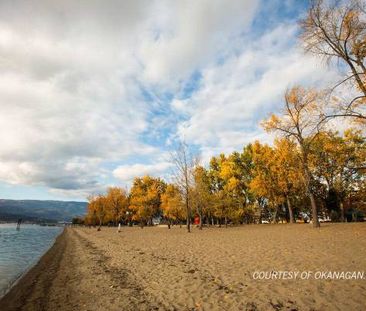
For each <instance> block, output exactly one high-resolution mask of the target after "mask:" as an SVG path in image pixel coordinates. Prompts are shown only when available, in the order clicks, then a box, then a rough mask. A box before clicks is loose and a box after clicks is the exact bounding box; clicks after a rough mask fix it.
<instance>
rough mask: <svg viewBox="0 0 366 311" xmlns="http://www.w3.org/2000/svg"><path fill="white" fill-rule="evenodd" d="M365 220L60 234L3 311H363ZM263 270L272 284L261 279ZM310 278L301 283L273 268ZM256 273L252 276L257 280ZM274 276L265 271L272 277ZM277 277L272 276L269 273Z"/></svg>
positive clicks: (365, 302) (365, 299) (10, 295)
mask: <svg viewBox="0 0 366 311" xmlns="http://www.w3.org/2000/svg"><path fill="white" fill-rule="evenodd" d="M365 247H366V224H362V223H358V224H357V223H356V224H324V225H323V226H322V227H321V228H320V229H313V228H311V226H309V225H302V224H298V225H249V226H243V227H234V228H227V229H225V228H205V229H204V230H202V231H200V230H198V229H194V230H193V232H192V233H191V234H187V233H186V231H185V229H184V228H179V227H174V228H172V229H171V230H168V229H167V228H157V227H154V228H144V229H140V228H122V230H121V232H120V233H117V230H116V228H103V229H102V231H100V232H97V231H96V229H95V228H92V229H88V228H67V229H65V231H64V233H63V234H61V235H60V236H59V237H58V239H57V240H56V243H55V245H54V246H53V247H52V248H51V249H50V250H49V251H48V252H47V253H46V254H45V255H44V256H43V257H42V259H41V260H40V261H39V263H38V264H37V265H36V266H35V267H34V268H33V269H31V270H30V271H29V272H28V273H27V274H26V275H25V276H24V277H23V278H22V279H21V280H20V282H18V284H17V285H16V286H14V287H13V288H12V290H11V291H10V292H9V293H8V294H7V295H6V296H5V297H3V299H2V300H1V301H0V309H1V310H2V311H7V310H365V308H366V296H365V292H366V278H365V279H335V278H334V277H333V278H328V279H326V278H325V277H326V276H328V274H327V275H325V274H323V276H322V277H321V274H318V278H316V277H315V275H316V273H317V272H322V271H338V272H341V271H362V272H363V271H366V256H365V255H366V251H365ZM260 271H265V272H267V275H271V276H272V279H268V280H266V279H259V272H260ZM274 271H275V272H276V271H277V272H278V271H292V272H296V271H297V272H299V273H303V272H304V271H305V272H310V277H309V278H308V279H306V278H304V279H302V278H300V274H298V276H297V278H294V275H292V278H291V277H290V276H291V275H290V274H287V277H286V275H285V276H282V279H276V278H273V272H274ZM255 272H258V273H257V275H256V276H255V274H254V273H255ZM271 272H272V274H270V273H271ZM275 276H276V275H275Z"/></svg>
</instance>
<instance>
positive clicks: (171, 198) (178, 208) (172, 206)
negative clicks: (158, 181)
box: [161, 184, 186, 229]
mask: <svg viewBox="0 0 366 311" xmlns="http://www.w3.org/2000/svg"><path fill="white" fill-rule="evenodd" d="M161 209H162V211H163V216H164V217H165V218H166V219H167V220H168V228H169V229H170V226H171V225H172V223H173V222H176V221H181V220H183V219H185V218H186V210H185V205H184V200H183V197H182V194H181V192H180V191H179V188H178V187H177V186H176V185H173V184H168V185H167V187H166V189H165V191H164V193H163V194H162V195H161Z"/></svg>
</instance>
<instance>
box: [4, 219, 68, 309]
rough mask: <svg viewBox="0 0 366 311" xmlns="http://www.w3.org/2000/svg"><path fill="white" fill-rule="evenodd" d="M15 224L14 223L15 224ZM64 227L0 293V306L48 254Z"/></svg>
mask: <svg viewBox="0 0 366 311" xmlns="http://www.w3.org/2000/svg"><path fill="white" fill-rule="evenodd" d="M15 224H16V223H15ZM65 229H66V228H65V227H64V228H63V229H62V230H61V231H60V233H59V234H58V235H57V236H56V237H55V238H54V240H53V242H52V244H51V245H50V247H49V248H48V249H46V250H45V251H44V252H43V253H42V254H41V255H40V256H39V258H38V259H36V260H34V261H33V262H32V263H31V265H30V266H29V267H28V268H27V269H25V270H24V271H23V272H21V273H20V274H19V275H18V276H16V277H15V278H14V280H12V281H11V282H9V284H8V286H7V288H6V289H5V290H4V291H3V292H2V293H0V305H1V299H2V298H3V297H5V296H6V295H7V294H8V293H9V292H10V291H11V290H12V288H13V287H14V286H15V285H17V284H18V283H19V282H21V281H22V279H23V277H24V276H25V275H27V274H28V272H30V270H32V269H33V268H34V267H35V266H36V265H37V264H38V263H39V262H40V261H41V260H42V258H43V256H45V255H46V254H47V252H49V251H50V250H51V248H52V247H53V246H54V245H55V243H56V240H57V239H58V238H59V237H60V236H61V235H62V234H63V233H64V231H65Z"/></svg>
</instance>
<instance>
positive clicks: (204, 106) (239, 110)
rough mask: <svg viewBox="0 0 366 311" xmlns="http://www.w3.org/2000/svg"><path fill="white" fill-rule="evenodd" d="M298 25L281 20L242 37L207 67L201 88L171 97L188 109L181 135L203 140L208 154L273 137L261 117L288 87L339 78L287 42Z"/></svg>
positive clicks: (272, 108)
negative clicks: (235, 49)
mask: <svg viewBox="0 0 366 311" xmlns="http://www.w3.org/2000/svg"><path fill="white" fill-rule="evenodd" d="M296 31H297V29H296V25H293V26H291V25H279V26H278V27H277V28H275V29H273V30H271V31H269V32H267V33H265V34H264V35H263V36H262V37H260V38H258V39H257V40H255V41H253V42H252V43H251V44H247V42H250V40H249V39H248V38H244V39H243V44H242V46H243V48H242V51H241V53H240V54H239V55H238V54H234V55H232V56H231V57H230V58H228V59H227V60H226V61H225V62H224V63H220V64H218V65H216V66H211V67H209V68H206V69H205V70H203V71H202V80H201V81H200V88H199V89H198V90H197V91H196V92H195V93H194V94H193V95H192V96H191V97H190V98H188V99H184V101H179V99H178V100H177V99H175V100H174V101H173V102H172V106H173V108H174V109H175V110H177V111H181V112H182V113H184V114H188V117H187V118H186V120H185V121H183V122H181V123H180V124H179V126H178V135H179V136H180V137H181V138H182V139H183V138H184V140H185V141H187V142H189V143H193V144H197V145H198V146H201V150H202V151H203V153H204V154H207V153H208V154H213V153H216V154H217V153H219V152H231V151H233V150H240V149H241V148H242V146H243V145H244V144H247V143H249V142H252V141H253V140H255V139H261V140H262V141H269V140H270V137H269V136H267V135H266V134H265V133H264V132H263V130H262V129H261V127H260V125H259V122H260V121H261V120H262V119H263V118H265V117H267V116H268V114H269V112H271V111H272V112H273V111H276V110H278V109H279V107H282V98H283V94H284V91H285V90H286V88H288V87H289V86H291V85H294V84H298V83H301V84H304V85H317V86H319V85H328V84H329V82H330V80H333V81H334V79H337V74H336V73H334V72H332V71H331V70H330V69H328V68H327V67H326V66H324V65H322V64H321V63H320V62H319V61H318V60H316V59H315V58H312V57H310V56H308V55H304V54H303V52H302V51H301V50H300V49H299V48H298V47H297V46H293V45H292V44H289V42H291V41H294V40H295V39H296ZM244 42H245V43H246V44H244Z"/></svg>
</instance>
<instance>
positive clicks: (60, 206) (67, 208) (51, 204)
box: [0, 199, 87, 222]
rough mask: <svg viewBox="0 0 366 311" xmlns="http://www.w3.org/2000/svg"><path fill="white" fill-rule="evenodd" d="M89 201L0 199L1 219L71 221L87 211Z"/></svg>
mask: <svg viewBox="0 0 366 311" xmlns="http://www.w3.org/2000/svg"><path fill="white" fill-rule="evenodd" d="M86 206H87V202H74V201H40V200H5V199H0V221H14V220H17V219H18V218H22V219H23V220H28V221H36V222H39V221H63V220H64V221H71V219H72V218H73V217H76V216H83V215H85V213H86Z"/></svg>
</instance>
